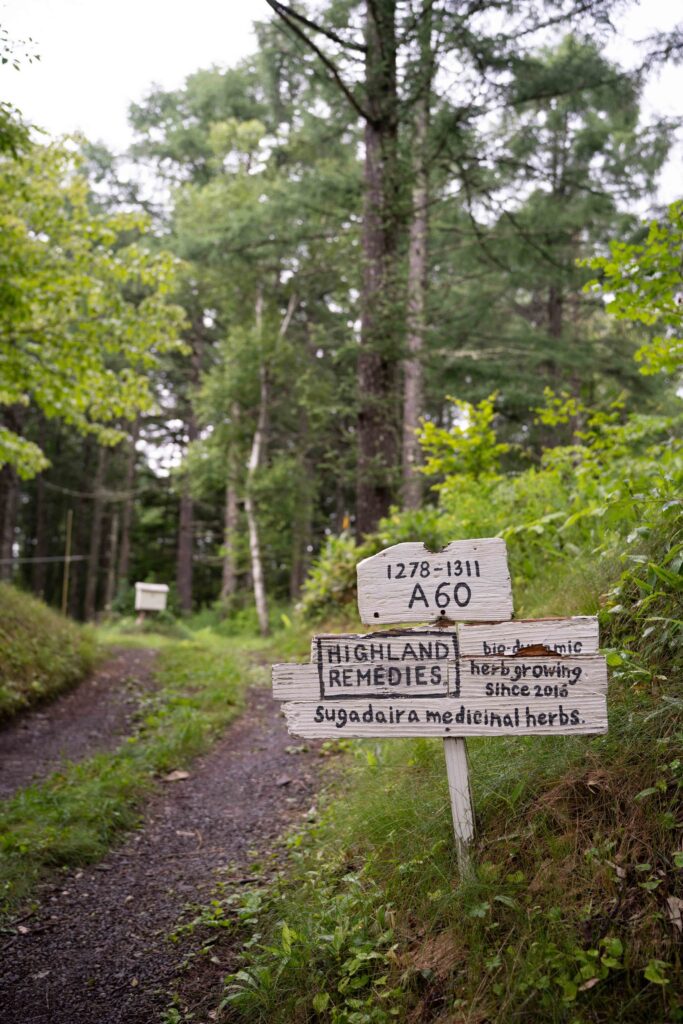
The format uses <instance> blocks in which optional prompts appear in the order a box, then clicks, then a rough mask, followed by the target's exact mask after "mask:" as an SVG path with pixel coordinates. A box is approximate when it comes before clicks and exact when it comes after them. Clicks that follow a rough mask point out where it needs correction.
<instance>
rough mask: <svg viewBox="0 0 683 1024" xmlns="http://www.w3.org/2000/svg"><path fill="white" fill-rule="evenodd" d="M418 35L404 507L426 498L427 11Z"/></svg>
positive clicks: (405, 385) (405, 376) (429, 54)
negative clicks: (422, 436) (421, 435)
mask: <svg viewBox="0 0 683 1024" xmlns="http://www.w3.org/2000/svg"><path fill="white" fill-rule="evenodd" d="M423 21H424V26H423V35H422V38H421V40H420V57H421V60H420V65H421V71H422V75H423V76H424V82H423V83H422V86H421V87H422V93H421V95H420V97H419V99H418V100H417V103H416V108H415V132H414V137H413V195H412V216H411V221H410V238H409V245H408V296H407V298H408V303H407V305H408V309H407V318H406V321H407V327H408V337H407V349H408V358H407V359H406V360H405V361H404V364H403V491H402V497H403V507H404V508H406V509H418V508H419V507H420V504H421V500H422V477H421V476H420V473H419V472H417V470H418V467H419V465H420V462H421V449H420V444H419V441H418V439H417V431H418V429H419V425H420V417H421V416H422V412H423V405H424V383H423V369H422V350H423V348H424V341H425V296H426V291H427V244H428V230H429V222H428V209H429V166H428V160H427V133H428V130H429V112H430V96H431V61H432V52H431V19H430V18H429V12H428V11H426V12H425V13H424V17H423Z"/></svg>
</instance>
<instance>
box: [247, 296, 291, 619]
mask: <svg viewBox="0 0 683 1024" xmlns="http://www.w3.org/2000/svg"><path fill="white" fill-rule="evenodd" d="M296 304H297V299H296V296H294V295H292V296H291V297H290V300H289V305H288V306H287V312H286V313H285V315H284V318H283V320H282V323H281V324H280V330H279V332H278V337H279V338H284V336H285V334H286V333H287V330H288V328H289V325H290V323H291V320H292V317H293V315H294V310H295V309H296ZM262 331H263V293H262V292H261V289H260V288H259V292H258V295H257V297H256V335H257V338H258V343H259V347H260V348H261V349H262V347H263V346H262V337H261V336H262ZM269 401H270V381H269V378H268V366H267V363H266V360H265V358H264V357H263V355H262V356H261V362H260V364H259V408H258V417H257V420H256V430H255V431H254V437H253V440H252V443H251V453H250V455H249V462H248V463H247V481H246V488H245V496H244V511H245V513H246V517H247V529H248V531H249V551H250V553H251V578H252V585H253V587H254V601H255V603H256V613H257V615H258V621H259V630H260V632H261V636H268V634H269V632H270V624H269V622H268V602H267V597H266V586H265V580H264V575H263V561H262V558H261V545H260V540H259V533H258V522H257V520H256V506H255V504H254V495H253V484H254V479H255V477H256V472H257V470H258V468H259V466H260V465H261V460H262V458H263V453H264V450H265V445H266V434H267V430H268V403H269Z"/></svg>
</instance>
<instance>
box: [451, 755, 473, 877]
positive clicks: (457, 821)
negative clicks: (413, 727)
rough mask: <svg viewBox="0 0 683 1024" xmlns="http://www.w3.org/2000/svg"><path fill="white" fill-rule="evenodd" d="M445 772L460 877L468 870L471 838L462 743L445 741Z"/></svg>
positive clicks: (470, 801)
mask: <svg viewBox="0 0 683 1024" xmlns="http://www.w3.org/2000/svg"><path fill="white" fill-rule="evenodd" d="M443 748H444V753H445V755H446V771H447V772H448V791H449V793H450V797H451V812H452V814H453V830H454V832H455V845H456V851H457V855H458V867H459V868H460V874H461V876H462V875H465V874H467V872H468V871H469V868H470V855H469V844H470V842H471V840H472V839H473V837H474V814H473V813H472V798H471V795H470V779H469V774H468V771H467V747H466V746H465V741H464V739H458V738H455V737H453V738H451V737H448V738H447V739H445V740H444V741H443Z"/></svg>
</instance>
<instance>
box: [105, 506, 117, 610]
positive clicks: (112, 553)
mask: <svg viewBox="0 0 683 1024" xmlns="http://www.w3.org/2000/svg"><path fill="white" fill-rule="evenodd" d="M118 539H119V513H118V512H117V511H114V512H113V513H112V517H111V524H110V528H109V564H108V566H107V587H106V590H105V595H104V610H105V611H106V612H110V611H111V606H112V603H113V601H114V598H115V596H116V547H117V544H118Z"/></svg>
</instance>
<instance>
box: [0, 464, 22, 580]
mask: <svg viewBox="0 0 683 1024" xmlns="http://www.w3.org/2000/svg"><path fill="white" fill-rule="evenodd" d="M18 509H19V477H18V476H17V473H16V470H15V469H14V467H13V466H9V465H8V466H3V467H2V469H0V580H11V579H12V569H13V564H12V562H13V558H14V539H15V534H16V528H17V512H18Z"/></svg>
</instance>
